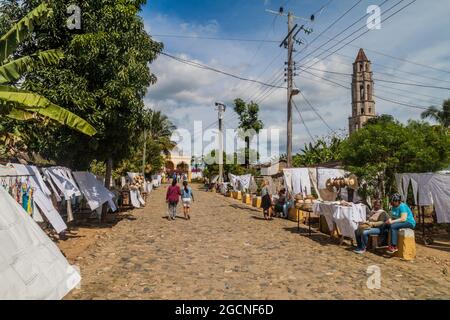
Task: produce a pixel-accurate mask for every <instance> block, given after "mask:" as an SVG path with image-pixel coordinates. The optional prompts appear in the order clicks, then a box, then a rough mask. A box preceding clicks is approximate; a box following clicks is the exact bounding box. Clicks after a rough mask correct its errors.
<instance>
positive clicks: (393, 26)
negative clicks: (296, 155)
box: [142, 0, 450, 151]
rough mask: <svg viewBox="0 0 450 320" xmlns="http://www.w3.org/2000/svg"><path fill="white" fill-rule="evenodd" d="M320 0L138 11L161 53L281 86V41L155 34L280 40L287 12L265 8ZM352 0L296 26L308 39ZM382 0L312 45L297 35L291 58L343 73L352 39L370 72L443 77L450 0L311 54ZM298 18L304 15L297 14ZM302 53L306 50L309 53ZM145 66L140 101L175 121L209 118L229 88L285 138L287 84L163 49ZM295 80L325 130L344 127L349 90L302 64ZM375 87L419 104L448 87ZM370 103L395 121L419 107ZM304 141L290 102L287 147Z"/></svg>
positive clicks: (308, 115) (168, 0)
mask: <svg viewBox="0 0 450 320" xmlns="http://www.w3.org/2000/svg"><path fill="white" fill-rule="evenodd" d="M399 1H400V0H388V1H386V3H385V4H384V5H383V6H381V10H382V13H383V18H386V17H388V16H389V15H391V14H393V13H394V12H395V11H396V10H398V9H400V8H401V7H403V6H404V5H406V4H408V3H409V2H410V0H404V1H403V2H402V3H400V4H398V6H397V7H394V8H393V9H391V10H390V11H387V10H388V9H389V8H390V7H392V6H394V5H395V4H397V3H398V2H399ZM328 2H329V0H314V1H313V0H270V1H269V0H248V1H243V0H242V1H237V0H236V1H225V0H214V1H212V0H211V1H200V0H194V1H175V0H150V1H149V2H148V4H147V5H146V7H145V8H144V10H143V12H142V16H143V18H144V21H145V24H146V29H147V31H148V32H149V33H150V34H151V35H154V38H155V39H157V40H160V41H163V42H164V45H165V51H166V52H168V53H171V54H174V55H176V56H179V57H183V58H185V59H189V60H194V61H196V62H199V63H203V64H207V65H210V66H213V67H215V68H218V69H221V70H224V71H227V72H231V73H234V74H238V75H241V76H244V77H247V78H252V79H258V80H261V81H264V82H272V81H274V80H279V81H275V82H276V84H277V85H281V86H283V85H284V82H283V81H282V79H281V78H282V77H279V79H278V78H277V76H278V75H280V74H281V73H282V69H283V68H284V61H285V59H286V51H285V50H284V49H280V48H279V47H278V44H277V43H270V42H269V43H266V42H238V41H215V40H201V39H179V38H166V37H161V36H157V35H164V34H166V35H167V34H170V35H188V36H206V37H220V38H245V39H265V40H280V41H281V40H282V39H283V37H284V36H285V34H286V29H287V26H286V18H284V17H274V16H273V15H270V14H268V13H266V12H265V10H266V9H273V10H278V8H279V7H280V6H284V7H285V11H288V10H291V11H293V12H294V13H295V14H296V15H298V16H303V17H309V16H310V15H311V13H313V12H316V11H317V10H319V9H320V8H321V7H322V6H323V5H324V4H326V3H328ZM356 2H357V0H334V1H331V3H330V4H329V5H328V6H327V7H325V8H324V9H323V10H322V11H321V13H319V14H317V15H316V20H315V22H314V23H313V24H311V25H310V27H312V28H313V29H314V32H313V34H311V35H309V36H307V35H304V34H303V35H302V38H303V39H304V41H305V42H306V43H309V42H311V41H312V40H313V39H315V38H316V37H317V36H318V35H319V34H320V33H321V32H322V31H323V30H324V29H325V28H326V27H328V26H329V25H330V24H331V23H332V22H333V21H335V20H336V19H337V18H338V17H339V16H340V15H342V14H343V13H344V12H345V11H347V10H348V9H349V8H350V7H352V6H353V5H354V4H355V3H356ZM382 2H383V0H363V1H361V2H360V3H359V4H358V5H357V6H356V7H355V8H354V9H352V10H351V11H350V12H349V13H348V14H347V15H346V16H345V17H344V18H343V19H342V20H341V21H339V22H338V23H337V24H336V25H334V26H333V27H332V28H331V29H330V30H328V31H327V32H325V33H324V34H323V35H322V36H321V37H319V38H317V39H316V40H315V41H314V43H313V44H311V46H310V47H308V48H306V49H305V47H304V45H303V46H297V47H296V48H297V49H298V50H304V51H301V52H300V53H299V56H298V58H297V60H298V61H299V64H301V65H311V64H312V63H316V62H317V64H316V65H314V68H317V69H320V70H328V71H338V72H342V73H351V69H352V62H353V59H354V57H356V54H357V52H358V49H359V48H360V47H362V48H364V49H366V54H367V56H368V57H369V59H370V60H371V61H372V63H373V64H374V65H373V69H374V77H375V78H377V79H381V80H395V81H401V82H415V83H423V84H427V85H436V86H444V87H449V86H450V73H449V72H446V71H450V53H449V52H450V41H449V36H448V30H450V20H449V19H448V17H449V16H450V1H448V0H434V1H427V0H417V1H416V2H415V3H414V4H412V5H411V6H410V7H408V8H406V9H404V10H403V11H401V12H400V13H398V14H396V15H395V16H393V17H392V18H390V19H389V20H388V21H382V25H381V29H380V30H373V31H370V32H369V33H367V34H365V35H364V36H363V37H361V38H360V39H358V40H356V41H354V42H353V43H352V44H351V45H349V46H346V47H345V48H343V49H342V50H340V51H338V53H337V54H334V55H332V56H331V57H329V58H327V59H325V60H321V58H323V57H324V56H325V55H326V54H327V53H323V54H322V55H319V53H321V51H315V48H317V47H318V46H320V45H322V44H324V43H325V42H327V41H328V40H329V39H330V38H333V37H334V36H335V35H337V34H339V33H340V32H341V31H342V30H344V29H345V28H346V27H347V26H349V25H350V24H352V23H353V22H355V21H357V20H358V19H359V18H361V17H362V16H364V15H365V14H366V10H367V7H368V6H369V5H372V4H376V5H379V4H381V3H382ZM386 11H387V12H386ZM365 20H366V19H365V18H364V19H363V20H361V21H360V22H359V23H357V24H356V25H355V27H353V28H351V29H350V30H349V31H347V32H346V33H345V34H343V35H341V36H340V37H338V39H342V38H344V37H345V36H346V35H348V34H350V33H351V32H353V31H354V30H356V29H358V28H359V27H360V26H364V25H365ZM298 23H302V22H301V21H298ZM364 30H366V29H364ZM361 32H362V31H361ZM353 37H354V36H353ZM353 37H351V38H349V39H348V40H350V39H352V38H353ZM348 40H347V41H348ZM334 44H336V42H334V41H332V42H330V43H329V44H327V45H325V46H324V47H323V48H324V49H330V50H332V51H334V50H335V49H337V48H339V47H340V46H337V47H334V48H331V47H332V46H333V45H334ZM309 53H311V55H310V56H309V57H308V56H307V55H308V54H309ZM380 53H383V54H388V55H391V56H394V57H398V58H401V59H407V60H410V61H413V62H417V63H418V64H423V65H427V66H430V67H433V68H434V69H433V68H429V67H423V66H419V65H418V64H413V63H409V62H405V61H404V60H398V59H393V58H391V57H387V56H385V55H382V54H380ZM304 57H306V59H304ZM302 59H304V60H303V61H302ZM270 63H271V64H270ZM151 69H152V71H153V72H154V73H155V74H156V75H157V77H158V83H157V84H156V85H155V86H152V87H150V88H149V93H148V96H147V97H146V103H147V105H148V106H149V107H151V108H154V109H158V110H162V111H163V112H165V113H166V114H168V115H169V117H170V118H171V119H172V120H173V121H174V123H175V124H176V125H177V126H179V127H184V128H187V129H189V130H192V128H193V122H194V120H201V121H203V122H204V123H205V125H208V124H211V123H213V122H214V121H215V120H216V117H217V115H216V112H215V111H214V107H213V104H214V102H215V101H218V100H220V101H223V102H225V103H226V104H228V105H232V101H233V99H234V98H236V97H241V98H243V99H245V100H250V99H252V100H256V101H257V102H259V103H260V107H261V118H262V120H263V121H264V123H265V127H266V128H278V129H280V130H281V137H282V141H281V145H282V148H284V145H285V138H284V136H285V122H286V120H285V119H286V92H285V90H281V89H280V90H273V91H271V92H267V91H264V90H265V88H264V87H261V86H259V85H256V84H251V83H246V82H242V81H239V80H236V79H233V78H229V77H226V76H223V75H219V74H216V73H214V72H210V71H205V70H201V69H197V68H193V67H191V66H186V65H183V64H179V63H178V62H175V61H173V60H170V59H168V58H167V57H163V56H161V57H159V58H158V59H157V60H156V61H155V62H154V63H153V64H152V65H151ZM436 69H438V70H436ZM320 70H310V71H311V72H314V73H315V74H316V75H318V76H320V77H325V78H327V79H330V80H333V81H337V82H339V83H342V84H344V85H346V86H350V82H351V79H350V78H349V77H346V76H342V75H335V74H329V73H324V72H323V71H320ZM439 70H441V71H439ZM442 70H446V71H442ZM295 82H296V84H297V85H298V86H299V87H300V88H301V89H302V91H303V92H304V94H305V96H306V97H307V98H308V100H309V101H310V102H311V103H312V104H313V106H314V107H315V108H316V109H317V110H318V111H319V113H320V114H321V115H322V117H323V118H324V119H325V120H326V122H327V123H328V124H329V125H330V126H331V127H332V129H333V130H336V131H339V130H343V131H345V130H347V129H348V117H349V115H350V113H351V93H350V91H349V90H346V89H343V88H340V87H337V86H333V85H331V84H329V83H327V82H325V81H321V80H319V79H317V78H314V77H313V76H311V75H309V74H302V73H301V74H300V75H299V76H298V77H296V80H295ZM265 93H270V94H268V95H267V94H265ZM375 94H376V95H378V96H380V97H384V98H387V99H395V100H398V101H401V102H403V103H406V104H412V105H418V106H424V107H426V106H429V105H432V104H433V105H438V104H440V103H441V102H442V101H441V100H442V99H443V98H449V97H450V94H449V91H448V90H436V89H430V88H419V87H409V86H400V85H393V84H388V83H383V82H375ZM295 100H296V102H297V104H298V105H299V108H300V110H301V112H302V114H303V117H304V119H305V121H306V123H307V126H308V128H309V130H310V131H311V133H312V135H313V136H314V137H318V136H324V135H327V134H329V132H330V130H329V129H328V128H327V126H326V125H325V124H324V123H323V122H322V121H321V120H320V118H319V117H318V116H317V115H316V114H315V113H314V112H313V111H312V110H311V109H310V108H309V107H308V105H307V104H306V103H305V101H304V100H303V99H302V98H301V97H298V98H296V99H295ZM376 109H377V113H379V114H382V113H389V114H392V115H394V116H395V117H396V118H398V119H399V120H401V121H407V120H408V119H419V116H420V113H421V110H419V109H413V108H406V107H403V106H399V105H395V104H392V103H389V102H386V101H381V100H377V101H376ZM235 118H236V117H235V116H234V115H233V113H232V110H231V109H229V111H228V112H227V115H226V116H225V119H226V121H225V124H226V126H227V127H235V126H236V125H237V121H236V119H235ZM309 141H311V138H310V136H309V134H307V132H306V129H305V127H304V126H303V125H302V124H301V122H300V118H299V117H298V114H297V113H296V112H294V151H298V150H299V149H300V148H301V147H302V146H303V145H304V144H305V143H307V142H309ZM282 151H283V150H282Z"/></svg>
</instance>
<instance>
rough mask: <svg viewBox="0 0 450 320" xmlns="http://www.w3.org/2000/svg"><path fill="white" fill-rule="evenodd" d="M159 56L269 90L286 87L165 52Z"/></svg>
mask: <svg viewBox="0 0 450 320" xmlns="http://www.w3.org/2000/svg"><path fill="white" fill-rule="evenodd" d="M161 54H162V55H164V56H166V57H169V58H171V59H174V60H176V61H178V62H181V63H184V64H187V65H190V66H192V67H196V68H200V69H204V70H209V71H213V72H216V73H220V74H223V75H226V76H229V77H232V78H235V79H238V80H242V81H249V82H254V83H258V84H261V85H263V86H267V87H271V88H276V89H286V87H281V86H275V85H271V84H268V83H265V82H262V81H259V80H254V79H248V78H244V77H241V76H238V75H235V74H232V73H229V72H226V71H222V70H219V69H216V68H213V67H210V66H207V65H204V64H201V63H198V62H194V61H191V60H187V59H182V58H179V57H176V56H173V55H171V54H168V53H166V52H161Z"/></svg>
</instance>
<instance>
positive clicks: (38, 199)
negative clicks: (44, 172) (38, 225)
mask: <svg viewBox="0 0 450 320" xmlns="http://www.w3.org/2000/svg"><path fill="white" fill-rule="evenodd" d="M12 166H13V167H14V168H15V170H16V171H17V173H18V174H24V175H26V174H34V175H33V176H31V177H30V179H29V181H30V184H31V186H32V187H33V188H34V193H33V200H34V202H35V204H36V205H37V206H38V207H39V209H40V210H41V212H42V213H43V214H44V216H45V217H46V218H47V219H48V221H49V222H50V224H51V225H52V227H53V228H54V229H55V231H56V232H57V233H61V232H63V231H64V230H66V229H67V225H66V224H65V222H64V220H63V219H62V218H61V215H60V214H59V212H58V211H57V210H56V209H55V207H54V206H53V202H52V200H51V198H50V195H49V194H47V193H45V192H44V191H43V190H42V189H41V188H42V185H41V182H42V183H43V184H44V185H45V183H44V179H43V178H42V176H41V174H40V172H39V170H38V169H37V168H36V167H35V166H25V165H22V164H12ZM44 189H45V188H44ZM46 191H48V192H49V193H50V194H51V192H50V190H48V188H47V189H46Z"/></svg>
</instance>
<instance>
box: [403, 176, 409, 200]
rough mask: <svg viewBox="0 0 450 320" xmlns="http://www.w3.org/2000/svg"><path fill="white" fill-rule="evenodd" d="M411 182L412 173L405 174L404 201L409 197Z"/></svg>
mask: <svg viewBox="0 0 450 320" xmlns="http://www.w3.org/2000/svg"><path fill="white" fill-rule="evenodd" d="M410 182H411V175H410V174H406V173H405V174H403V180H402V183H403V201H406V198H407V197H408V190H409V184H410Z"/></svg>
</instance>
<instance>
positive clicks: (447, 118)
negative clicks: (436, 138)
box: [422, 99, 450, 129]
mask: <svg viewBox="0 0 450 320" xmlns="http://www.w3.org/2000/svg"><path fill="white" fill-rule="evenodd" d="M422 119H432V120H434V121H436V122H437V123H439V124H440V125H441V126H443V127H444V128H447V129H450V99H448V100H445V101H444V102H443V103H442V109H439V108H438V107H435V106H432V107H429V108H428V110H426V111H424V112H423V113H422Z"/></svg>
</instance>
